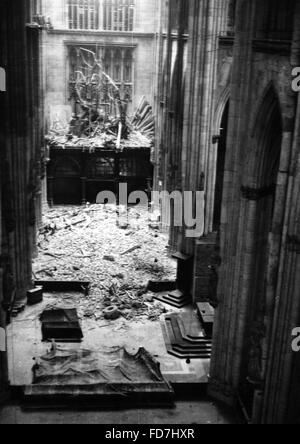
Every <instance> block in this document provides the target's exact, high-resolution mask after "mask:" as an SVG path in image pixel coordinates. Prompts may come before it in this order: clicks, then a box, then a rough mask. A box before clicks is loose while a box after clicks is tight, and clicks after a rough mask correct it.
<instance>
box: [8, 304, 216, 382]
mask: <svg viewBox="0 0 300 444" xmlns="http://www.w3.org/2000/svg"><path fill="white" fill-rule="evenodd" d="M56 297H58V296H56ZM56 297H53V295H45V297H44V301H43V303H41V304H38V305H36V306H33V307H26V309H25V311H24V312H23V313H20V314H19V316H18V317H17V318H15V319H13V320H12V323H11V324H10V325H9V327H8V330H7V334H8V358H9V377H10V382H11V385H12V386H24V385H29V384H31V383H32V367H33V365H34V359H35V358H39V357H40V356H42V355H44V354H46V352H47V350H49V348H50V345H49V343H43V342H42V332H41V323H40V320H39V317H40V314H41V313H42V311H43V310H44V309H45V308H46V307H47V308H48V307H49V306H52V305H53V301H54V302H55V300H56ZM59 301H60V302H59V305H61V303H62V302H61V299H59ZM63 306H64V307H65V308H66V307H68V304H67V305H66V304H63ZM184 310H185V311H187V312H189V313H191V315H192V307H188V308H185V309H184ZM174 311H178V310H176V309H175V310H174ZM81 325H82V330H83V334H84V339H83V341H82V343H81V344H72V345H71V347H72V348H77V347H79V348H88V349H90V350H95V349H97V350H99V349H101V348H107V347H114V346H120V347H122V346H125V347H126V349H127V350H128V352H130V353H136V352H137V351H138V349H139V348H140V347H144V348H146V350H147V351H149V352H150V353H151V354H152V355H153V356H154V358H155V359H156V360H157V361H159V362H160V364H161V370H162V373H163V375H164V376H165V378H166V379H167V380H168V381H170V382H174V383H175V382H176V383H193V384H194V383H195V384H205V383H207V380H208V374H209V366H210V361H209V360H192V361H191V363H190V364H187V363H186V362H185V360H180V359H177V358H175V357H173V356H171V355H169V354H168V352H167V350H166V346H165V342H164V338H163V332H162V328H161V323H160V321H158V322H152V321H149V320H146V319H145V320H143V321H132V320H131V321H126V320H125V319H123V318H120V319H118V320H116V321H105V320H103V321H98V322H95V321H94V320H90V319H83V320H82V321H81ZM65 346H66V345H65Z"/></svg>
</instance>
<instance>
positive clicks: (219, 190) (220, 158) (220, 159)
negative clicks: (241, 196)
mask: <svg viewBox="0 0 300 444" xmlns="http://www.w3.org/2000/svg"><path fill="white" fill-rule="evenodd" d="M229 104H230V101H229V100H228V101H227V103H226V105H225V108H224V111H223V115H222V120H221V128H220V138H219V142H218V150H217V168H216V184H215V199H214V202H215V203H214V221H213V229H214V231H219V228H220V223H221V209H222V199H223V183H224V170H225V159H226V142H227V132H228V131H227V130H228V118H229Z"/></svg>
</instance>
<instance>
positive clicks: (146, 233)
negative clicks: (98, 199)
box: [34, 205, 176, 321]
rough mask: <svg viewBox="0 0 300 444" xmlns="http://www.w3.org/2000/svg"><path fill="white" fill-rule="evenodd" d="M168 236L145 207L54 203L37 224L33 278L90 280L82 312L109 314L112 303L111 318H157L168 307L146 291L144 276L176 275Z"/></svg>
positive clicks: (86, 314) (84, 314) (95, 316)
mask: <svg viewBox="0 0 300 444" xmlns="http://www.w3.org/2000/svg"><path fill="white" fill-rule="evenodd" d="M127 216H128V217H127ZM167 242H168V238H167V234H166V233H163V232H161V231H160V230H159V229H157V227H155V228H153V224H151V223H149V215H148V211H147V209H146V208H145V209H144V210H143V209H141V208H139V209H136V208H130V209H128V211H127V210H126V209H125V208H124V207H116V206H113V205H87V206H86V207H58V208H55V209H53V210H50V211H49V212H48V213H47V214H46V215H45V217H44V224H43V226H42V227H41V228H40V232H39V240H38V248H39V254H38V258H37V259H36V261H35V263H34V278H35V279H36V280H62V281H72V280H80V281H89V282H91V291H90V293H89V295H88V296H86V295H82V296H81V297H80V298H79V300H78V299H77V310H78V314H79V317H80V318H91V319H95V320H100V319H104V318H105V319H107V317H106V316H105V314H104V312H105V310H106V309H107V308H109V307H114V308H115V309H117V312H118V316H116V310H114V311H113V313H114V318H116V317H120V316H122V317H124V318H125V319H126V320H133V319H137V318H145V319H149V320H151V321H155V320H158V319H159V317H160V315H161V314H162V313H165V312H166V308H165V306H164V305H163V304H161V303H159V302H157V301H154V298H153V294H152V293H151V292H149V291H147V285H148V282H149V281H150V280H152V281H153V280H174V279H175V276H176V263H175V262H174V261H173V260H172V259H170V255H169V252H168V249H167Z"/></svg>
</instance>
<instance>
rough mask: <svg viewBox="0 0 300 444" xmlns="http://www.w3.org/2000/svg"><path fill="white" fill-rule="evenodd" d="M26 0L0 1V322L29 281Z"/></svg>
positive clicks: (32, 135)
mask: <svg viewBox="0 0 300 444" xmlns="http://www.w3.org/2000/svg"><path fill="white" fill-rule="evenodd" d="M31 3H32V2H31V1H30V0H26V1H24V0H15V1H14V2H10V1H9V0H2V1H1V3H0V41H1V48H0V65H1V66H3V67H4V68H5V70H6V74H7V89H6V92H3V93H1V98H0V120H1V128H0V140H1V144H0V167H1V181H0V189H1V203H0V207H1V220H0V327H1V328H5V326H6V323H7V320H8V317H9V313H10V311H11V309H12V306H15V307H16V306H18V305H23V304H25V303H26V292H27V290H28V289H29V288H31V286H32V268H31V267H32V264H31V259H32V256H33V254H34V251H35V249H34V243H35V239H36V229H37V219H38V217H37V216H38V214H40V209H38V208H37V207H36V205H37V202H39V199H38V198H37V196H38V194H39V190H40V184H39V181H40V168H39V162H40V156H41V154H40V150H41V146H42V142H41V141H42V127H41V125H40V121H42V114H41V106H40V89H39V72H40V71H39V30H38V29H37V28H35V27H33V28H32V27H30V26H27V24H29V23H30V22H31V17H30V13H29V12H30V11H31V10H32V9H31ZM7 378H8V376H7V356H6V353H5V352H0V399H1V395H4V396H5V393H6V388H7Z"/></svg>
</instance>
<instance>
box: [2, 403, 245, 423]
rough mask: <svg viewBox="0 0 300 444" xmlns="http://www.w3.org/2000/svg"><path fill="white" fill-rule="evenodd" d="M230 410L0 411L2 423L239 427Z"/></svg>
mask: <svg viewBox="0 0 300 444" xmlns="http://www.w3.org/2000/svg"><path fill="white" fill-rule="evenodd" d="M240 423H241V420H240V418H239V416H238V415H237V414H235V413H234V412H232V411H231V410H229V409H227V408H225V407H223V406H219V405H216V404H214V403H212V402H210V401H208V400H203V401H193V402H182V401H181V402H177V404H176V407H175V408H174V409H147V410H140V409H139V410H123V411H113V412H109V411H101V412H99V411H92V412H86V411H85V412H80V411H61V412H54V411H35V412H32V411H30V412H29V411H23V410H22V409H21V407H20V406H18V405H8V406H6V407H4V408H3V409H2V410H0V424H112V425H115V424H141V425H146V424H191V425H192V424H193V425H196V424H240Z"/></svg>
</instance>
